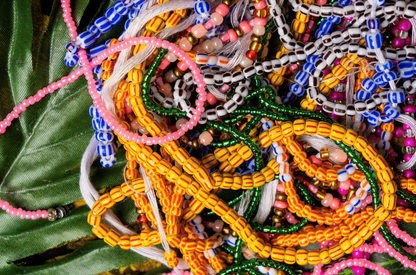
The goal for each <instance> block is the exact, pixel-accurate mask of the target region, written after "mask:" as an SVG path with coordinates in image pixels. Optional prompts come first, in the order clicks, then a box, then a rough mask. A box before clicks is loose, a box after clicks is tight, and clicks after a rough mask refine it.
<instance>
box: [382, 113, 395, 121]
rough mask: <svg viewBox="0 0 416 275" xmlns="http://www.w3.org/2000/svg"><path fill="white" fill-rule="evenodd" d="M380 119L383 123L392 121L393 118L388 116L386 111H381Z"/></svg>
mask: <svg viewBox="0 0 416 275" xmlns="http://www.w3.org/2000/svg"><path fill="white" fill-rule="evenodd" d="M380 120H381V121H382V122H383V123H390V122H392V121H393V119H391V118H390V117H388V116H387V114H386V113H385V112H383V113H381V114H380Z"/></svg>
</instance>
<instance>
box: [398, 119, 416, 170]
mask: <svg viewBox="0 0 416 275" xmlns="http://www.w3.org/2000/svg"><path fill="white" fill-rule="evenodd" d="M396 121H398V122H401V123H403V124H407V125H409V126H410V128H411V129H412V132H413V133H414V134H416V121H415V120H414V118H412V117H411V116H408V115H399V117H398V118H396ZM415 163H416V153H415V154H413V156H412V158H411V159H410V160H409V161H408V162H404V163H401V164H399V165H397V169H399V170H411V169H412V168H413V166H414V165H415Z"/></svg>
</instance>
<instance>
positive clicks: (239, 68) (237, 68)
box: [233, 65, 244, 72]
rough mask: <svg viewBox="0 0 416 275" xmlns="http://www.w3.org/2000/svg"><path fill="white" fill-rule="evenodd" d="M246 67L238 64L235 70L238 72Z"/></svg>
mask: <svg viewBox="0 0 416 275" xmlns="http://www.w3.org/2000/svg"><path fill="white" fill-rule="evenodd" d="M243 69H244V68H243V67H241V66H240V65H237V66H236V67H235V68H234V69H233V72H237V71H242V70H243Z"/></svg>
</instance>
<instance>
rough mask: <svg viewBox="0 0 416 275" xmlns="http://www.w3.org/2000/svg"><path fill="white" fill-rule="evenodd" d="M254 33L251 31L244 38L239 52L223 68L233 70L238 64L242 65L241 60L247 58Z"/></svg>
mask: <svg viewBox="0 0 416 275" xmlns="http://www.w3.org/2000/svg"><path fill="white" fill-rule="evenodd" d="M252 33H253V31H252V30H251V31H250V32H249V33H247V34H246V35H245V36H244V38H243V39H242V40H241V44H240V46H239V47H238V49H237V51H236V52H235V53H234V54H233V57H232V58H231V59H230V60H229V62H228V64H227V65H225V66H223V68H225V69H228V70H231V69H233V68H234V67H236V66H237V65H238V64H240V62H241V60H242V59H243V57H244V56H245V53H246V52H247V48H248V46H249V44H250V43H251V39H250V37H251V34H252Z"/></svg>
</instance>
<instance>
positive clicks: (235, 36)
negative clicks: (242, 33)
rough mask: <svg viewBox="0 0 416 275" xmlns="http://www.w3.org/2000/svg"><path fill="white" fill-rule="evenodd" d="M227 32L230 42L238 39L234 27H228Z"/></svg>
mask: <svg viewBox="0 0 416 275" xmlns="http://www.w3.org/2000/svg"><path fill="white" fill-rule="evenodd" d="M227 34H228V35H229V36H230V41H231V42H235V41H237V39H238V36H237V33H236V32H235V30H234V29H229V30H228V32H227Z"/></svg>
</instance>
